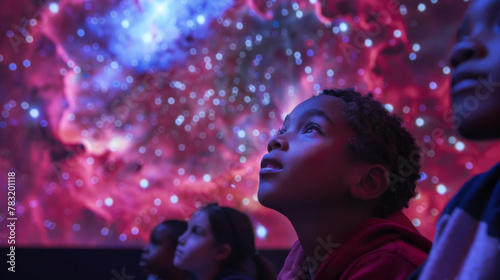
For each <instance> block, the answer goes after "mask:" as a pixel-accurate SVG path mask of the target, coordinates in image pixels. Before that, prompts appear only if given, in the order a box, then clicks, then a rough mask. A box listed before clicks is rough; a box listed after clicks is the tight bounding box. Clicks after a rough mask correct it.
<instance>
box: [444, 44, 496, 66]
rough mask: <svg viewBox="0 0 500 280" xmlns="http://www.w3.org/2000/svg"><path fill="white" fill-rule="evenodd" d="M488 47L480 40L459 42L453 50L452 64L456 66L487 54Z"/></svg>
mask: <svg viewBox="0 0 500 280" xmlns="http://www.w3.org/2000/svg"><path fill="white" fill-rule="evenodd" d="M486 53H487V49H486V47H485V46H484V44H483V43H482V42H480V41H478V40H462V41H460V42H458V43H457V44H456V45H455V47H454V48H453V50H452V52H451V58H450V64H451V67H453V68H456V67H458V66H459V65H460V64H462V63H464V62H466V61H468V60H471V59H477V58H482V57H484V56H486Z"/></svg>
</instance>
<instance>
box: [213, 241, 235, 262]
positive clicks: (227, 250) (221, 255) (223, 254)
mask: <svg viewBox="0 0 500 280" xmlns="http://www.w3.org/2000/svg"><path fill="white" fill-rule="evenodd" d="M231 252H232V248H231V246H230V245H229V244H222V245H220V246H219V248H217V251H216V252H215V259H216V260H218V261H223V260H225V259H226V258H228V257H229V255H231Z"/></svg>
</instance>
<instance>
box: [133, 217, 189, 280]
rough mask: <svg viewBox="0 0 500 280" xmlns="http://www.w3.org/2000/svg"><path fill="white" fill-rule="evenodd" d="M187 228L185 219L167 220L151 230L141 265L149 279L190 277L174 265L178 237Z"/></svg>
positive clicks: (182, 278) (179, 279)
mask: <svg viewBox="0 0 500 280" xmlns="http://www.w3.org/2000/svg"><path fill="white" fill-rule="evenodd" d="M186 230H187V223H186V222H184V221H177V220H167V221H163V222H162V223H160V224H158V225H157V226H156V227H155V228H154V229H153V231H152V232H151V237H150V240H149V244H148V245H146V247H144V250H143V253H142V256H141V261H140V263H139V265H140V266H141V267H142V268H143V270H144V272H146V273H148V274H149V275H148V280H161V279H172V280H173V279H177V280H185V279H188V277H187V273H186V272H184V271H182V270H180V269H178V268H176V267H175V266H174V256H175V248H176V246H177V239H178V238H179V236H181V235H182V234H183V233H184V232H185V231H186Z"/></svg>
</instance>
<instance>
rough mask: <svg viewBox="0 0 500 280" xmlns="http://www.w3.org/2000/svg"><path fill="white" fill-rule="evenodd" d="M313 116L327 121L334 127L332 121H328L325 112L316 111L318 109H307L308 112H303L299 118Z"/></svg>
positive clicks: (328, 118)
mask: <svg viewBox="0 0 500 280" xmlns="http://www.w3.org/2000/svg"><path fill="white" fill-rule="evenodd" d="M313 116H318V117H322V118H324V119H325V120H327V121H328V122H329V123H330V124H331V125H332V126H335V125H334V124H333V121H332V119H330V117H329V116H328V115H327V114H326V113H325V112H323V111H321V110H318V109H309V110H307V111H305V112H304V113H303V114H302V115H301V116H300V117H301V118H304V117H313Z"/></svg>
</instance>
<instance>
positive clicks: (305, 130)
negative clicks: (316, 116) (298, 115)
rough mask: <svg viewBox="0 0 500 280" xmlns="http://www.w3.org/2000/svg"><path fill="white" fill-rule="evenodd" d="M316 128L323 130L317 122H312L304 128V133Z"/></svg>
mask: <svg viewBox="0 0 500 280" xmlns="http://www.w3.org/2000/svg"><path fill="white" fill-rule="evenodd" d="M314 130H316V131H318V132H319V131H321V130H320V128H319V126H318V125H317V124H314V123H311V124H308V125H306V128H305V129H304V133H312V132H313V131H314Z"/></svg>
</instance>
